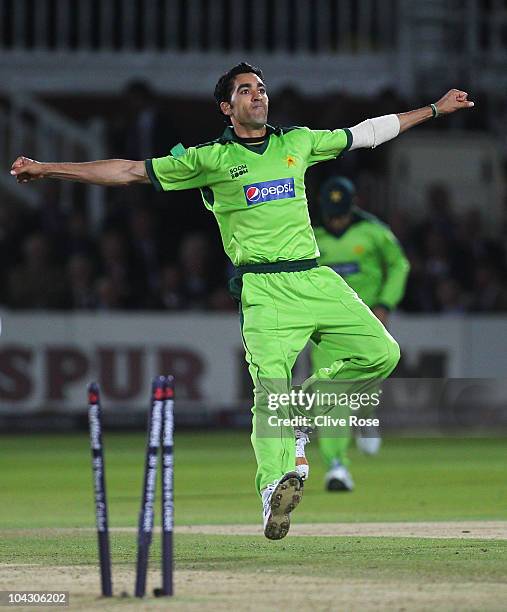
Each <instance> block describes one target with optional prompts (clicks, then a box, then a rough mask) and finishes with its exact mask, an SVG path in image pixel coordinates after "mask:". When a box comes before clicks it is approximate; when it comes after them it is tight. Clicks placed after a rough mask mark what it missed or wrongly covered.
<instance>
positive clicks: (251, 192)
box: [243, 178, 296, 206]
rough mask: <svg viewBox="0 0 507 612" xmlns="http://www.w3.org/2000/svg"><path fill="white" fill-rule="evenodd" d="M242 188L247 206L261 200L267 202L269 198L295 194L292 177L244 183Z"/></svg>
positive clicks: (278, 198)
mask: <svg viewBox="0 0 507 612" xmlns="http://www.w3.org/2000/svg"><path fill="white" fill-rule="evenodd" d="M243 190H244V192H245V198H246V203H247V206H251V205H252V204H260V203H261V202H269V201H270V200H284V199H286V198H294V197H295V195H296V192H295V189H294V179H293V178H285V179H277V180H274V181H265V182H264V183H253V184H251V185H245V186H244V187H243Z"/></svg>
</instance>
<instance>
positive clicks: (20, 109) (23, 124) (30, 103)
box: [0, 94, 105, 228]
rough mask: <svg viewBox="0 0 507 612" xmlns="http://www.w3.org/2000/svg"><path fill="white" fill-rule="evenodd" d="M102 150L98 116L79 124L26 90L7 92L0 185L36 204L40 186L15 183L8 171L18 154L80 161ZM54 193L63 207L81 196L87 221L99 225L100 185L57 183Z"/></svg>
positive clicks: (0, 111)
mask: <svg viewBox="0 0 507 612" xmlns="http://www.w3.org/2000/svg"><path fill="white" fill-rule="evenodd" d="M104 150H105V146H104V137H103V128H102V122H101V121H99V120H94V121H93V122H91V123H90V124H88V125H86V126H84V127H82V126H79V125H77V124H76V123H74V122H73V121H71V120H70V119H67V118H66V117H63V116H62V115H60V114H58V113H57V112H55V111H54V110H52V109H50V108H49V107H47V106H46V105H45V104H42V103H41V102H39V101H37V100H35V99H34V98H32V97H31V96H28V95H26V94H18V95H16V96H12V97H10V98H9V99H8V101H7V103H6V105H5V106H4V107H0V167H1V168H3V169H4V170H5V171H4V172H1V173H0V185H1V187H2V188H3V189H5V190H7V191H8V192H9V193H10V194H11V195H12V196H14V197H16V198H18V199H21V200H24V201H25V202H26V203H28V204H30V205H33V206H36V205H38V204H40V202H41V198H42V197H43V196H42V192H41V185H40V184H39V183H33V184H32V183H30V184H26V185H23V186H19V185H17V184H16V182H15V180H14V178H13V177H12V176H10V175H9V174H8V172H7V169H8V168H10V164H11V163H12V161H13V160H14V159H15V158H16V157H18V156H19V155H20V154H23V155H26V156H27V157H33V158H35V159H40V160H54V159H56V160H62V161H63V160H65V161H77V160H81V161H83V160H87V159H100V158H102V157H103V156H104ZM78 192H79V195H78ZM57 197H59V198H60V204H61V206H62V208H63V209H64V210H65V209H69V208H70V206H72V204H73V202H75V201H76V200H83V198H84V202H85V203H86V205H87V207H88V213H89V217H90V222H91V223H92V225H93V227H96V228H98V227H99V225H100V220H101V218H102V214H103V197H104V190H103V189H101V188H100V187H96V186H93V185H79V184H75V183H70V182H62V183H61V184H59V190H58V196H57Z"/></svg>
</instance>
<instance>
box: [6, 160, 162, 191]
mask: <svg viewBox="0 0 507 612" xmlns="http://www.w3.org/2000/svg"><path fill="white" fill-rule="evenodd" d="M11 174H12V175H13V176H15V177H16V180H17V182H18V183H28V182H30V181H35V180H38V179H42V178H55V179H61V180H65V181H77V182H79V183H92V184H94V185H105V186H109V187H114V186H121V185H132V184H134V183H149V182H150V179H149V178H148V175H147V173H146V168H145V165H144V162H143V161H130V160H127V159H105V160H101V161H92V162H83V163H76V164H73V163H41V162H38V161H35V160H33V159H30V158H28V157H18V158H17V159H16V161H15V162H14V163H13V164H12V168H11Z"/></svg>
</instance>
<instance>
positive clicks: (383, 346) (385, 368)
mask: <svg viewBox="0 0 507 612" xmlns="http://www.w3.org/2000/svg"><path fill="white" fill-rule="evenodd" d="M371 360H372V366H373V368H374V369H375V371H376V372H377V373H378V375H379V376H387V375H389V374H390V373H391V372H392V371H393V370H394V368H395V367H396V365H397V363H398V361H399V360H400V347H399V345H398V343H397V342H396V340H395V339H394V338H393V337H392V336H390V335H387V336H386V337H385V338H382V340H380V341H379V342H378V344H377V350H376V351H372V354H371Z"/></svg>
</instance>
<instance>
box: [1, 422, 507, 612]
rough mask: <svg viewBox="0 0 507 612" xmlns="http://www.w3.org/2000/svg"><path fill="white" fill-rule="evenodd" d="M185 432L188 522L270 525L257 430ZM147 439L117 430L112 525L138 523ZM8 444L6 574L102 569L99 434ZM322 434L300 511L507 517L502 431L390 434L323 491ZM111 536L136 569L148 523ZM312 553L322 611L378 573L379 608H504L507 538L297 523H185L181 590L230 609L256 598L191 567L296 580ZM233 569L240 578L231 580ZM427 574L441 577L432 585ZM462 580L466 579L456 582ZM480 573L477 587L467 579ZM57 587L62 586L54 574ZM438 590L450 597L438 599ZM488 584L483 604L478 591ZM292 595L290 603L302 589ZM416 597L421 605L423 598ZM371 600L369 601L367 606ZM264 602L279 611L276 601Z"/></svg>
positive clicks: (10, 439)
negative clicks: (391, 533)
mask: <svg viewBox="0 0 507 612" xmlns="http://www.w3.org/2000/svg"><path fill="white" fill-rule="evenodd" d="M175 442H176V446H175V465H176V467H175V508H176V513H175V517H176V524H177V525H213V524H215V525H234V524H257V525H259V534H260V533H261V524H260V501H259V499H258V498H257V496H256V494H255V492H254V490H253V477H254V470H255V462H254V458H253V453H252V450H251V447H250V441H249V436H248V434H247V433H246V432H243V431H237V432H227V433H219V432H206V433H205V432H200V433H187V432H178V433H177V435H176V440H175ZM144 443H145V437H144V435H141V434H118V433H106V435H105V453H106V470H107V471H106V477H107V487H108V499H109V519H110V526H111V527H113V528H114V527H132V528H134V527H135V526H136V522H137V514H138V511H139V504H140V491H141V483H142V475H143V474H142V473H143V461H144ZM0 444H1V447H2V453H1V458H0V470H1V472H0V473H1V490H2V495H1V497H2V504H0V526H1V529H0V564H1V565H0V584H1V583H2V582H3V583H4V584H8V585H9V588H11V587H12V585H13V584H14V585H15V586H18V582H16V580H17V579H18V578H16V576H13V574H12V573H9V574H5V571H6V568H8V567H18V566H19V568H21V567H23V566H24V565H26V564H35V565H36V566H37V567H39V568H40V567H42V568H45V569H46V570H50V569H51V568H52V567H62V566H69V567H71V566H80V567H89V568H90V571H92V572H95V571H96V570H95V567H96V565H97V561H96V559H97V552H96V540H95V533H94V531H93V530H91V529H88V530H87V529H82V528H87V527H88V528H93V527H94V507H93V496H92V484H91V466H90V451H89V443H88V438H87V436H86V435H85V434H72V435H52V436H48V435H28V436H3V437H1V438H0ZM315 446H316V445H312V446H311V447H310V452H309V457H310V462H311V478H310V481H309V482H308V483H307V485H306V486H305V496H304V499H303V502H302V504H301V506H300V507H299V508H298V509H297V512H296V513H295V514H294V522H295V523H296V522H297V523H342V522H391V521H397V522H405V521H409V522H414V521H458V520H467V521H470V520H477V521H484V520H505V519H506V518H507V517H506V508H507V478H506V476H507V468H506V458H507V454H506V441H505V440H504V439H502V438H490V439H457V438H450V439H444V438H439V439H431V440H430V439H388V440H386V441H384V446H383V448H382V450H381V453H380V455H379V456H378V457H373V458H372V457H364V456H361V455H359V454H358V453H356V452H355V451H354V450H353V451H352V459H353V464H352V471H353V475H354V478H355V481H356V491H354V492H353V493H338V494H329V493H325V492H324V491H323V489H322V479H323V475H324V469H323V466H322V465H321V463H320V461H319V459H318V456H317V452H316V450H317V449H316V448H315ZM157 509H158V504H157ZM157 519H158V517H157ZM62 528H65V529H62ZM55 529H56V531H55ZM112 543H113V546H112V549H113V558H114V563H115V570H116V569H118V568H120V569H121V568H124V569H125V568H128V569H129V568H131V566H132V563H133V559H134V558H135V532H134V531H131V532H129V531H120V532H115V533H113V534H112ZM152 557H153V559H154V560H156V559H157V558H158V557H159V543H158V538H154V543H153V555H152ZM303 563H304V578H305V579H307V580H310V581H313V582H312V583H311V584H315V585H316V589H315V593H314V594H313V596H311V597H310V596H308V597H309V599H308V600H307V601H305V603H306V604H307V605H310V604H311V605H312V607H314V608H315V609H340V608H332V607H331V608H330V607H329V605H330V604H329V602H328V601H327V600H325V594H326V593H327V592H329V593H330V595H329V597H331V596H332V597H334V598H336V597H341V598H342V600H343V601H346V602H348V603H347V606H346V609H354V602H355V603H357V602H358V601H359V599H358V598H360V595H358V594H354V593H355V592H354V591H353V588H352V587H351V586H350V585H354V584H355V582H354V581H360V582H361V581H362V582H361V584H363V582H364V581H366V582H364V585H366V586H364V585H363V587H361V588H362V590H361V592H363V591H364V589H365V588H366V589H367V588H368V586H367V585H368V584H370V586H371V584H373V583H375V584H377V585H378V584H379V581H381V583H382V585H384V586H385V585H394V586H392V588H391V590H389V589H387V594H385V593H384V595H383V596H382V598H381V599H380V600H379V601H377V602H376V606H375V609H397V608H396V606H394V607H393V605H394V604H393V602H397V599H396V596H397V591H396V589H398V591H399V598H400V600H399V601H400V602H403V601H405V602H406V601H408V600H407V598H409V597H412V596H413V593H415V592H417V589H419V592H420V594H422V595H421V597H422V599H421V600H420V601H419V600H418V599H417V598H416V599H415V600H414V602H415V603H414V606H412V607H413V609H426V608H425V606H426V605H427V606H430V607H431V608H432V609H483V610H489V609H491V610H493V609H499V610H500V609H502V608H501V601H505V596H506V595H507V592H506V591H502V588H503V587H502V585H503V586H505V576H506V575H507V541H506V540H500V539H499V540H480V539H466V540H461V539H451V538H449V539H445V538H444V539H432V538H406V537H382V538H375V537H362V536H360V535H359V536H354V537H350V536H347V537H305V536H298V537H291V536H290V534H289V536H288V537H287V538H286V539H285V540H283V541H281V542H268V541H267V540H265V539H264V538H263V537H262V536H241V535H235V534H234V533H233V532H231V534H230V535H196V534H178V535H177V537H176V550H175V564H176V571H177V574H176V575H177V577H178V575H180V576H182V578H181V580H182V581H183V582H182V584H181V585H180V587H179V590H180V593H181V595H179V599H177V600H176V602H179V604H178V605H179V606H180V608H181V609H187V608H188V609H194V608H193V607H192V606H193V605H195V606H196V607H195V609H197V607H199V608H200V609H203V605H205V604H206V602H208V601H211V602H212V604H213V608H214V609H221V608H220V605H223V606H225V607H227V606H229V607H231V606H232V607H235V608H236V609H238V606H239V608H240V609H241V608H244V609H250V608H249V607H248V602H244V603H243V602H239V603H238V601H237V600H235V599H234V597H237V591H236V589H234V588H232V587H231V589H230V591H231V592H230V595H228V594H227V592H225V594H224V592H223V589H222V590H220V589H221V588H222V587H220V588H218V587H217V588H218V590H217V589H215V590H214V591H213V589H211V591H210V587H209V585H208V586H207V587H206V594H202V593H201V594H199V593H198V589H197V587H196V586H195V585H194V584H193V582H192V580H193V578H192V576H197V575H199V576H201V579H200V581H198V582H199V583H201V582H202V584H207V583H206V576H208V577H210V578H212V579H213V580H214V581H215V582H216V583H217V584H222V582H224V583H225V582H226V581H227V580H229V581H230V584H231V585H233V584H234V580H235V579H237V578H238V577H241V581H242V584H243V583H245V580H246V576H248V578H249V579H252V576H254V577H257V578H256V580H257V579H259V576H261V579H264V578H265V577H266V575H267V576H268V577H269V576H270V575H271V574H270V572H275V573H276V578H277V579H278V578H280V576H281V577H283V576H285V577H287V578H288V579H289V578H290V579H295V578H294V577H295V576H296V577H297V576H299V575H300V574H301V566H302V564H303ZM19 568H18V569H19ZM125 571H127V569H125ZM178 572H179V574H178ZM39 573H40V572H39ZM259 573H260V574H259ZM3 574H4V575H3ZM2 575H3V579H2ZM93 575H94V579H93V580H94V582H93V583H92V584H93V589H95V590H96V588H97V586H96V584H95V583H96V578H95V574H93ZM51 576H52V574H51V572H50V573H49V577H48V579H47V581H46V582H47V584H48V586H47V588H50V586H51V580H56V578H55V577H54V576H53V578H52V577H51ZM188 576H190V578H188V580H187V577H188ZM224 576H228V578H227V580H226V578H224ZM221 577H222V578H223V580H222V578H221ZM291 577H292V578H291ZM25 578H26V574H25ZM183 578H185V580H183ZM273 580H275V579H274V578H273ZM13 581H14V582H13ZM185 581H187V582H188V584H189V585H192V586H191V588H190V587H189V589H190V590H186V586H185V585H186V584H187V582H185ZM372 581H373V582H372ZM56 582H57V581H56ZM247 582H248V581H247ZM428 584H432V585H433V588H432V589H430V590H428V592H426V591H425V590H424V588H425V585H426V586H427V585H428ZM452 584H455V585H457V588H454V587H450V586H449V585H452ZM396 585H398V586H396ZM446 585H447V586H446ZM467 585H468V586H470V585H473V586H471V587H470V589H468V586H467ZM488 585H489V586H488ZM222 586H223V585H222ZM479 586H480V588H479ZM54 587H55V588H58V585H57V584H56V583H54ZM444 587H445V588H444ZM447 587H449V588H448V589H447ZM0 588H2V587H0ZM24 588H27V589H28V588H30V585H26V586H25V587H24ZM70 588H71V593H72V586H71V587H70ZM76 588H77V587H76ZM83 588H85V587H82V586H81V587H79V588H77V591H78V594H77V601H78V602H79V601H81V604H82V606H83V607H84V608H86V609H90V608H93V607H94V605H95V604H94V605H92V603H91V601H92V600H90V599H89V597H91V594H90V595H89V596H88V599H87V598H86V597H87V596H86V595H85V594H84V593H83ZM378 588H380V587H378ZM481 588H484V589H485V590H484V593H482V592H481ZM80 589H81V590H80ZM196 589H197V590H196ZM326 589H328V590H327V591H326ZM337 589H338V590H337ZM421 589H422V590H421ZM439 589H440V591H439ZM446 589H447V590H446ZM310 590H311V589H310ZM384 590H385V589H384ZM381 591H382V589H381ZM391 591H392V592H391ZM382 592H383V591H382ZM393 593H394V594H393ZM438 593H440V595H439V597H438V600H437V601H433V599H432V597H433V596H434V597H436V596H437V594H438ZM481 593H482V594H481ZM502 593H503V595H502ZM479 596H480V599H479V600H478V601H479V603H477V604H476V602H475V600H474V599H473V597H479ZM287 597H288V595H287ZM347 597H349V599H347ZM418 597H419V595H418ZM456 597H458V598H459V597H463V599H457V600H456ZM500 597H503V599H500ZM80 598H81V599H80ZM323 598H324V599H323ZM497 598H498V606H496V604H495V602H496V600H497ZM120 601H121V600H120ZM126 601H127V600H126ZM128 601H130V600H128ZM333 601H334V600H333ZM319 602H320V604H322V605H321V607H319V606H320V604H319ZM117 603H118V602H117ZM286 604H287V605H290V601H289V600H287V601H286ZM118 605H119V604H118ZM404 605H405V604H404ZM407 605H408V608H407V609H412V607H411V605H410V602H409V603H408V604H407ZM418 605H420V606H421V607H417V606H418ZM475 605H477V606H479V607H477V608H476V607H474V606H475ZM502 605H503V604H502ZM358 606H359V607H358V609H359V608H361V609H368V607H367V606H366V605H363V604H361V605H359V604H358ZM274 607H276V606H274ZM401 607H403V606H402V605H401V604H400V608H401ZM264 609H270V608H269V605H267V604H266V605H264ZM303 609H304V607H303Z"/></svg>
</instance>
